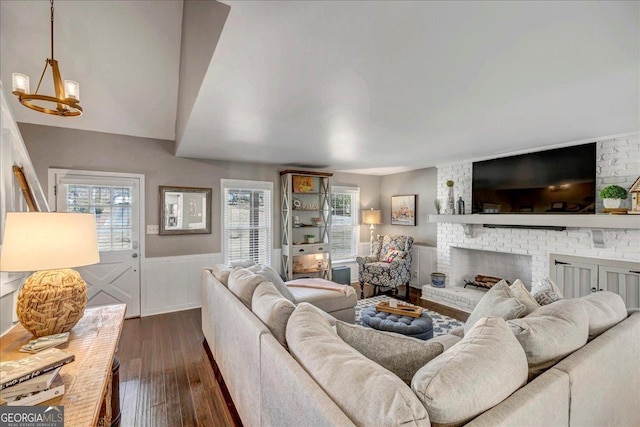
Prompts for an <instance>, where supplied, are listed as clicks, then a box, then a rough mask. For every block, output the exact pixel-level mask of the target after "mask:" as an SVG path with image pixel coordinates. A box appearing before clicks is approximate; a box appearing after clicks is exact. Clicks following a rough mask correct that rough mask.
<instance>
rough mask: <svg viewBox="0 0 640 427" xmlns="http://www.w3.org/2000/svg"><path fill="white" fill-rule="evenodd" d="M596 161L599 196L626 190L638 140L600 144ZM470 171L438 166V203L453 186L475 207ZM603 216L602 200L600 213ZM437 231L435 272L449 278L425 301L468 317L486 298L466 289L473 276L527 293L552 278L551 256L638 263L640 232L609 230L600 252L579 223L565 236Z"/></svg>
mask: <svg viewBox="0 0 640 427" xmlns="http://www.w3.org/2000/svg"><path fill="white" fill-rule="evenodd" d="M596 158H597V171H598V172H597V173H598V176H597V191H599V190H600V189H601V188H603V187H605V186H606V185H609V184H618V185H620V186H622V187H624V188H628V187H630V186H631V184H633V182H634V181H635V180H636V179H637V177H638V171H639V170H640V136H638V135H633V136H629V137H625V138H616V139H609V140H603V141H599V142H598V143H597V157H596ZM471 171H472V162H464V163H455V164H449V165H444V166H439V167H438V179H437V190H438V198H439V199H440V200H441V201H444V200H446V197H447V188H446V185H445V183H446V181H447V180H453V181H454V194H455V198H456V199H457V198H458V197H460V196H461V197H462V198H463V200H465V201H467V205H468V206H469V205H471ZM627 202H628V201H627ZM601 210H602V206H601V202H600V200H599V198H598V206H597V211H598V212H601ZM639 222H640V219H639ZM437 227H438V231H437V239H438V243H437V269H438V271H440V272H442V273H445V274H446V275H447V281H446V287H445V288H444V289H436V288H433V287H431V286H425V287H424V288H423V296H422V298H424V299H428V300H432V301H435V302H439V303H443V304H445V305H450V306H453V307H455V308H459V309H462V310H464V311H471V310H472V309H473V307H475V303H476V302H477V300H479V299H480V298H481V297H482V295H484V291H481V290H477V289H469V287H468V288H467V289H463V288H462V286H463V285H464V278H467V279H469V278H473V275H475V274H488V275H493V276H499V277H505V278H507V279H509V280H512V279H516V278H517V279H521V280H522V281H523V282H524V283H525V285H526V286H527V287H529V286H530V285H531V283H532V282H535V281H538V280H540V279H542V278H543V277H545V276H549V275H550V265H549V263H550V256H551V254H564V255H573V256H582V257H591V258H598V259H607V260H619V261H634V262H640V251H639V250H638V248H640V230H638V229H637V228H635V229H605V230H604V242H605V244H604V247H596V245H594V239H593V237H592V231H591V229H590V228H587V227H581V226H580V224H579V223H576V225H575V227H570V228H567V229H566V230H564V231H557V230H541V229H525V228H483V227H477V228H476V229H475V230H474V233H473V235H467V234H465V231H464V229H463V226H462V225H461V224H452V223H438V225H437ZM487 252H488V253H491V254H493V255H489V256H488V257H487V256H486V255H485V254H484V253H487ZM511 256H513V258H510V257H511ZM465 258H468V259H467V260H465ZM476 258H477V259H476ZM469 259H470V260H469ZM471 267H473V268H471ZM489 267H492V270H489ZM485 269H486V270H487V271H484V270H485ZM425 291H426V293H425Z"/></svg>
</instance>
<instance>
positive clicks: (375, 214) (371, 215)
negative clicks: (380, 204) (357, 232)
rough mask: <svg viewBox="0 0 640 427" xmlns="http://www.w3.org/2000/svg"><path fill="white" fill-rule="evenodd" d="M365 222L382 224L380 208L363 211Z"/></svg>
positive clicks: (363, 221)
mask: <svg viewBox="0 0 640 427" xmlns="http://www.w3.org/2000/svg"><path fill="white" fill-rule="evenodd" d="M362 223H363V224H368V225H370V224H382V211H381V210H379V209H369V210H367V211H362Z"/></svg>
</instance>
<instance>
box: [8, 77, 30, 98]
mask: <svg viewBox="0 0 640 427" xmlns="http://www.w3.org/2000/svg"><path fill="white" fill-rule="evenodd" d="M11 83H12V84H11V86H12V88H13V91H14V92H20V93H25V94H26V93H29V76H27V75H26V74H22V73H13V74H11Z"/></svg>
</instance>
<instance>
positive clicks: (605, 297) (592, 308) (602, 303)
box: [580, 291, 627, 340]
mask: <svg viewBox="0 0 640 427" xmlns="http://www.w3.org/2000/svg"><path fill="white" fill-rule="evenodd" d="M580 300H581V301H582V302H583V305H584V308H585V309H586V310H587V314H588V315H589V339H590V340H591V339H593V338H595V337H597V336H598V335H600V334H601V333H603V332H604V331H606V330H607V329H609V328H611V327H613V326H615V325H617V324H618V323H620V322H622V321H623V320H624V319H626V318H627V307H626V306H625V304H624V301H623V300H622V297H621V296H620V295H618V294H616V293H613V292H610V291H601V292H594V293H592V294H588V295H585V296H583V297H582V298H580Z"/></svg>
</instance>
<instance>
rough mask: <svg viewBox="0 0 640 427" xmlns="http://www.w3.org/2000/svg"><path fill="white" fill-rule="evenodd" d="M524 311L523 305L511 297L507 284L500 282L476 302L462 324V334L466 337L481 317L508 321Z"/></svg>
mask: <svg viewBox="0 0 640 427" xmlns="http://www.w3.org/2000/svg"><path fill="white" fill-rule="evenodd" d="M525 310H526V307H525V305H524V304H522V303H521V302H520V301H519V300H518V298H516V297H515V296H513V294H512V293H511V291H510V290H509V285H508V284H507V282H505V281H504V280H501V281H500V282H498V283H496V284H495V285H493V287H492V288H491V289H489V291H488V292H487V293H486V294H484V296H483V297H482V298H481V299H480V301H478V304H477V305H476V307H475V308H474V309H473V311H472V312H471V314H470V315H469V318H468V319H467V322H466V323H465V324H464V333H465V335H466V334H467V333H468V332H469V330H470V329H471V328H472V327H473V325H474V323H476V322H477V321H478V320H480V319H482V318H483V317H501V318H503V319H504V320H509V319H515V318H516V317H519V316H520V315H521V314H522V313H524V312H525Z"/></svg>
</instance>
